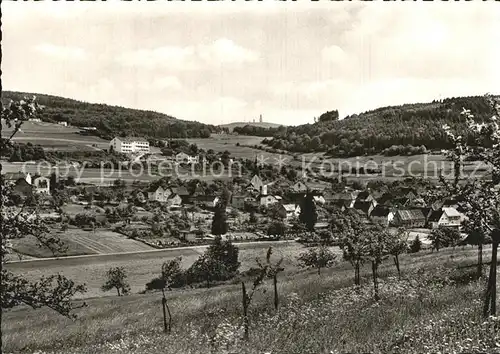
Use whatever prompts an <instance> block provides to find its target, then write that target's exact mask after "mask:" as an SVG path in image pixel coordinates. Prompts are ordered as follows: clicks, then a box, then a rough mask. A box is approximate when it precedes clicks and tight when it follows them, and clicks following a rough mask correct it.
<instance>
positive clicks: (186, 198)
mask: <svg viewBox="0 0 500 354" xmlns="http://www.w3.org/2000/svg"><path fill="white" fill-rule="evenodd" d="M170 189H171V190H172V193H175V194H177V195H178V196H179V197H181V199H182V202H183V203H190V202H191V196H190V195H189V192H188V190H187V189H186V187H184V186H180V187H172V188H170Z"/></svg>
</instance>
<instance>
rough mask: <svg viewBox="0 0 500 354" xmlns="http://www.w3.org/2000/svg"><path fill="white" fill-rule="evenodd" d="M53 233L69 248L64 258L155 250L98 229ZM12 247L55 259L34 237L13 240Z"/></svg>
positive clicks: (37, 255)
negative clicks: (37, 243) (38, 244)
mask: <svg viewBox="0 0 500 354" xmlns="http://www.w3.org/2000/svg"><path fill="white" fill-rule="evenodd" d="M52 233H53V234H54V236H56V237H59V239H61V241H63V242H64V245H65V246H66V247H67V250H66V251H65V252H64V256H78V255H87V254H108V253H120V252H140V251H151V250H153V248H152V247H150V246H147V245H145V244H144V243H142V242H139V241H135V240H132V239H129V238H127V237H125V236H123V235H121V234H118V233H116V232H113V231H110V230H102V229H97V230H96V231H95V232H94V231H84V230H80V229H76V228H70V229H68V230H66V231H64V232H62V231H57V230H52ZM12 245H13V248H14V250H15V251H16V252H18V253H21V254H23V255H28V256H31V257H37V258H44V257H54V255H53V254H52V252H51V251H50V249H48V248H47V247H38V246H37V245H36V240H34V239H33V238H32V237H24V238H21V239H17V240H13V241H12Z"/></svg>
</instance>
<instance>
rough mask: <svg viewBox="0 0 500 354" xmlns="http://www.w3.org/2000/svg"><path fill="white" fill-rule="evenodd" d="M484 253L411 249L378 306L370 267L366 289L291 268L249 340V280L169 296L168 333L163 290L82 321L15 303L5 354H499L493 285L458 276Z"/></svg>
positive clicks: (261, 294) (389, 275)
mask: <svg viewBox="0 0 500 354" xmlns="http://www.w3.org/2000/svg"><path fill="white" fill-rule="evenodd" d="M475 257H476V250H475V249H471V248H467V249H465V250H462V249H456V250H452V249H447V250H444V251H441V252H439V253H429V252H421V253H418V254H414V255H405V256H403V257H402V259H401V265H402V271H403V277H402V278H401V279H399V280H398V278H397V277H394V266H393V265H392V262H389V261H387V262H385V263H384V264H383V266H382V267H381V269H380V275H381V277H383V278H384V279H385V280H384V281H382V282H381V300H380V301H379V302H378V303H375V302H374V301H373V300H372V293H371V284H370V270H369V267H368V266H366V267H365V268H364V269H363V270H362V275H363V284H364V285H363V286H362V287H361V289H359V291H355V289H353V288H352V287H351V284H352V276H353V270H352V268H351V267H350V265H349V264H347V263H345V262H341V263H339V264H338V265H337V266H336V267H334V268H332V269H329V270H327V271H324V272H323V273H322V275H321V276H318V275H316V274H315V272H314V271H300V272H295V273H293V274H292V273H288V274H282V275H280V276H279V284H278V288H279V293H280V301H281V309H280V311H279V312H278V313H275V312H274V310H273V309H272V284H270V282H266V285H265V286H264V287H263V288H262V290H260V291H258V292H257V293H256V294H255V297H254V299H253V302H252V304H251V306H250V341H249V342H247V343H245V342H243V341H241V289H240V288H241V287H240V285H239V284H227V285H223V286H219V287H216V288H211V289H192V290H187V289H186V290H180V291H172V292H171V293H169V294H168V298H169V304H170V305H169V306H170V308H171V311H172V314H173V333H172V334H171V335H168V336H167V335H164V334H162V333H161V330H162V316H161V301H160V300H161V296H160V295H159V294H158V293H148V294H144V295H130V296H127V297H121V298H118V297H106V298H98V299H89V300H87V301H86V302H87V304H88V305H89V306H88V307H86V308H83V309H80V310H78V311H77V314H78V319H77V320H76V321H71V320H68V319H66V318H64V317H61V316H59V315H56V314H54V313H53V312H51V311H49V310H45V309H43V310H29V309H23V308H18V309H14V310H12V311H8V312H7V313H5V314H4V323H3V328H2V330H3V338H4V345H5V351H6V352H7V353H9V352H16V353H17V352H32V351H34V350H42V351H44V352H46V353H49V352H51V350H55V352H57V353H68V352H71V353H96V352H99V353H130V352H133V353H153V352H154V353H208V352H212V353H273V354H277V353H283V354H285V353H286V354H295V353H297V354H299V353H300V354H302V353H341V352H371V353H388V352H397V353H417V352H418V353H423V352H446V353H451V352H464V351H466V352H467V351H468V352H490V353H491V352H495V351H498V350H499V347H500V346H499V345H498V344H497V343H499V339H500V337H499V334H498V332H495V330H494V329H493V326H492V325H493V324H494V323H492V321H486V322H483V321H481V320H480V318H479V314H480V312H481V311H480V297H481V295H482V292H483V282H482V281H460V280H453V279H454V278H453V276H452V275H453V274H466V273H467V272H469V271H470V270H469V268H467V266H470V265H472V264H473V263H474V261H475ZM464 267H466V268H464ZM458 268H461V269H458ZM470 269H472V270H473V269H474V268H473V267H471V268H470ZM457 272H458V273H457ZM456 279H458V278H456ZM131 282H132V280H131ZM264 290H266V291H264ZM495 348H496V349H495Z"/></svg>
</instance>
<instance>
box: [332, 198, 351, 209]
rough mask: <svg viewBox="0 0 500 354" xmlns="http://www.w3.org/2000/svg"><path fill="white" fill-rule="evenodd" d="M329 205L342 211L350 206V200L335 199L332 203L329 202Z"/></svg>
mask: <svg viewBox="0 0 500 354" xmlns="http://www.w3.org/2000/svg"><path fill="white" fill-rule="evenodd" d="M330 205H332V206H334V207H335V208H337V209H339V210H340V211H341V212H344V211H346V210H347V209H349V208H351V202H349V201H347V200H342V199H339V200H335V201H334V202H333V203H330Z"/></svg>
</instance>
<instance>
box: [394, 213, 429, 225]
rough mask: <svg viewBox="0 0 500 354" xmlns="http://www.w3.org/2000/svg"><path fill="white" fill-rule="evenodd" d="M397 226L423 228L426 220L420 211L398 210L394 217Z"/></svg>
mask: <svg viewBox="0 0 500 354" xmlns="http://www.w3.org/2000/svg"><path fill="white" fill-rule="evenodd" d="M394 223H395V224H396V225H397V226H403V227H410V228H420V227H425V223H426V219H425V216H424V214H423V213H422V210H420V209H398V210H396V212H395V215H394Z"/></svg>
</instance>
